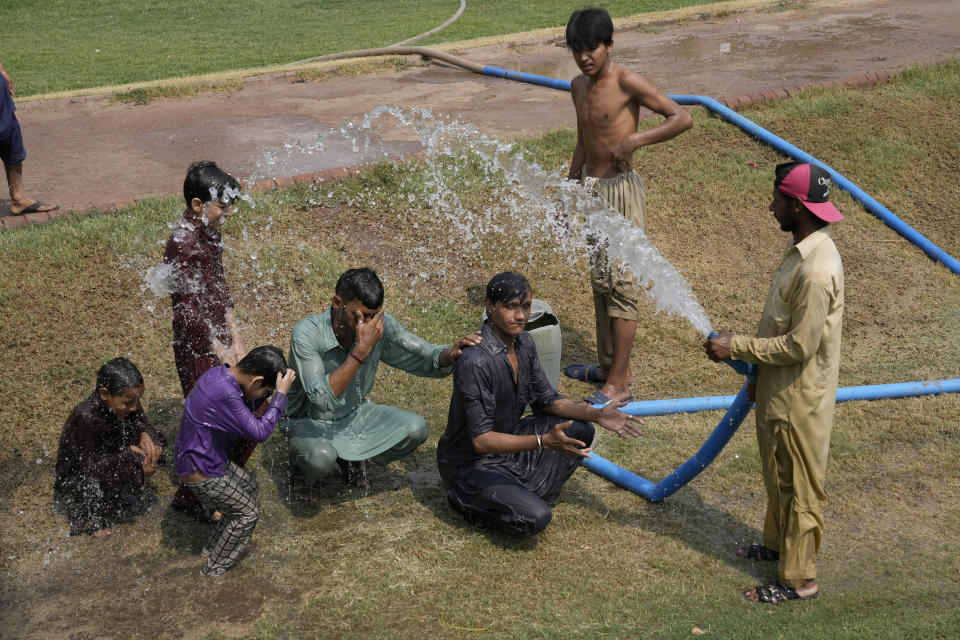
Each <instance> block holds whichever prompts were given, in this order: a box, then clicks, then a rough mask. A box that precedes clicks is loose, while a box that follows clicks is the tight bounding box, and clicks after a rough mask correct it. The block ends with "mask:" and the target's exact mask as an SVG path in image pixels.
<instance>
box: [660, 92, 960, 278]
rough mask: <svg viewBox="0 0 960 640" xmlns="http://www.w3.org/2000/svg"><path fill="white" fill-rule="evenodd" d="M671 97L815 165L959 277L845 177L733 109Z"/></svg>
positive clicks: (955, 264)
mask: <svg viewBox="0 0 960 640" xmlns="http://www.w3.org/2000/svg"><path fill="white" fill-rule="evenodd" d="M670 97H671V98H673V99H674V100H675V101H676V102H677V103H678V104H686V105H700V106H702V107H706V108H707V109H709V110H710V111H712V112H714V113H716V114H717V115H719V116H721V117H722V118H723V119H724V120H726V121H728V122H730V123H731V124H734V125H736V126H738V127H740V128H741V129H743V130H744V131H746V132H747V133H749V134H750V135H752V136H754V137H756V138H758V139H760V140H762V141H763V142H766V143H767V144H769V145H770V146H771V147H773V148H774V149H776V150H777V151H779V152H781V153H783V154H785V155H788V156H790V157H791V158H793V159H794V160H797V161H799V162H808V163H810V164H815V165H817V166H819V167H822V168H823V169H824V170H825V171H827V172H828V173H829V174H830V177H831V178H832V179H833V182H834V184H836V185H837V186H838V187H840V188H841V189H843V190H844V191H847V192H848V193H849V194H850V195H851V196H853V199H854V200H856V201H857V202H859V203H860V204H862V205H863V207H864V208H865V209H866V210H867V211H869V212H870V213H872V214H873V215H875V216H876V217H878V218H880V220H882V221H883V222H884V223H886V225H887V226H888V227H890V228H891V229H893V230H894V231H896V232H897V233H899V234H900V235H901V236H903V237H904V238H906V239H907V240H909V241H910V242H912V243H913V244H915V245H917V246H918V247H920V249H922V250H923V252H924V253H926V254H927V255H928V256H930V258H931V259H933V260H936V261H937V262H940V263H942V264H943V265H944V266H946V267H947V268H948V269H950V270H951V271H953V272H954V273H957V274H960V261H957V259H956V258H954V257H953V256H951V255H950V254H949V253H947V252H946V251H944V250H943V249H941V248H940V247H938V246H937V245H935V244H933V243H932V242H930V241H929V240H928V239H927V238H926V237H924V236H923V235H922V234H920V233H919V232H917V230H916V229H914V228H913V227H911V226H910V225H908V224H907V223H906V222H904V221H903V220H901V219H900V218H898V217H897V216H896V215H894V214H893V213H891V212H890V210H889V209H887V208H886V207H884V206H883V205H882V204H880V203H879V202H877V201H876V200H874V199H873V197H871V196H870V195H869V194H867V193H866V192H865V191H864V190H863V189H861V188H860V187H858V186H857V185H855V184H853V182H851V181H850V180H848V179H847V178H846V177H845V176H843V175H841V174H839V173H837V172H836V171H835V170H834V169H833V168H832V167H830V166H828V165H827V164H825V163H823V162H821V161H820V160H817V159H816V158H814V157H813V156H812V155H810V154H809V153H807V152H806V151H803V150H802V149H799V148H797V147H795V146H794V145H792V144H790V143H789V142H787V141H786V140H784V139H783V138H781V137H779V136H776V135H774V134H772V133H770V132H769V131H767V130H766V129H764V128H763V127H761V126H759V125H757V124H756V123H754V122H753V121H751V120H748V119H747V118H744V117H743V116H742V115H740V114H739V113H737V112H736V111H734V110H733V109H731V108H729V107H727V106H724V105H723V104H721V103H720V102H718V101H717V100H714V99H713V98H708V97H707V96H693V95H690V96H688V95H671V96H670Z"/></svg>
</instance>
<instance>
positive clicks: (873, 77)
mask: <svg viewBox="0 0 960 640" xmlns="http://www.w3.org/2000/svg"><path fill="white" fill-rule="evenodd" d="M893 75H894V74H891V73H889V72H887V71H871V72H869V73H862V74H860V75H857V76H848V77H846V78H843V79H841V80H825V81H823V82H809V83H806V84H801V85H798V86H795V87H783V88H781V89H774V90H773V91H761V92H760V93H755V94H753V95H742V96H728V97H725V98H717V102H719V103H721V104H723V105H724V106H727V107H730V108H731V109H733V110H734V111H737V110H739V109H745V108H747V107H752V106H754V105H758V104H762V103H764V102H774V101H776V100H783V99H785V98H792V97H793V96H796V95H798V94H800V93H802V92H804V91H808V90H810V89H830V88H833V87H845V88H848V89H862V88H864V87H873V86H877V85H880V84H884V83H886V82H889V81H890V78H891V77H892V76H893Z"/></svg>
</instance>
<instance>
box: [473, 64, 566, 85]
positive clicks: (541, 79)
mask: <svg viewBox="0 0 960 640" xmlns="http://www.w3.org/2000/svg"><path fill="white" fill-rule="evenodd" d="M480 73H482V74H484V75H486V76H493V77H495V78H506V79H507V80H516V81H517V82H527V83H529V84H538V85H540V86H542V87H550V88H551V89H560V90H561V91H570V82H569V81H568V80H558V79H557V78H548V77H547V76H538V75H536V74H533V73H524V72H522V71H509V70H507V69H501V68H500V67H491V66H489V65H488V66H485V67H484V68H483V69H482V70H481V71H480Z"/></svg>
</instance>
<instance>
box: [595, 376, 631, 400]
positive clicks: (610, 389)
mask: <svg viewBox="0 0 960 640" xmlns="http://www.w3.org/2000/svg"><path fill="white" fill-rule="evenodd" d="M630 382H632V380H631V381H630ZM630 382H626V383H625V384H622V385H621V384H617V381H615V380H610V379H608V380H607V382H606V384H604V385H603V386H602V387H600V393H602V394H603V395H605V396H607V397H608V398H612V397H614V396H616V395H619V394H623V393H626V394H627V395H630Z"/></svg>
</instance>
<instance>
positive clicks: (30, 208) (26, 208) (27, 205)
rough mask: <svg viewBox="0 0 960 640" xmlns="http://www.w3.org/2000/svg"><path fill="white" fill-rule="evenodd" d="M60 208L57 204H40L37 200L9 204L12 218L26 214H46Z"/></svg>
mask: <svg viewBox="0 0 960 640" xmlns="http://www.w3.org/2000/svg"><path fill="white" fill-rule="evenodd" d="M59 208H60V205H58V204H47V203H46V202H40V201H39V200H18V201H17V202H13V201H11V202H10V215H12V216H23V215H26V214H28V213H46V212H48V211H56V210H57V209H59Z"/></svg>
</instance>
